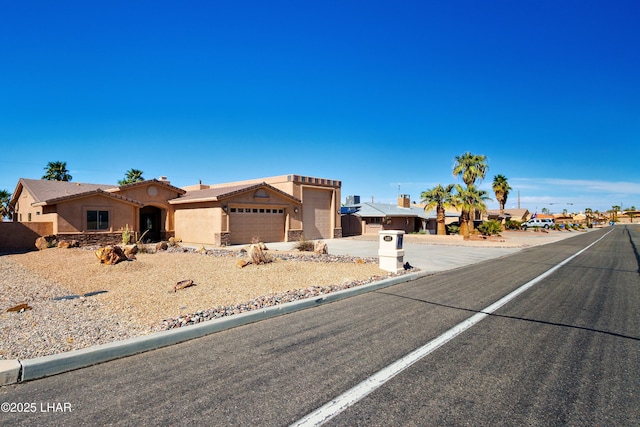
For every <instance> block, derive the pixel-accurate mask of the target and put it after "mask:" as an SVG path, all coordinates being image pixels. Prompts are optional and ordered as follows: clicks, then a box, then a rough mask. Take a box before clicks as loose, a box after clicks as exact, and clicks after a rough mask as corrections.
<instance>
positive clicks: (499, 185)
mask: <svg viewBox="0 0 640 427" xmlns="http://www.w3.org/2000/svg"><path fill="white" fill-rule="evenodd" d="M491 188H493V192H494V193H495V195H496V201H497V202H498V204H500V214H503V213H504V205H506V204H507V198H508V197H509V191H511V186H510V185H509V182H508V181H507V177H506V176H504V175H496V176H494V177H493V184H492V185H491Z"/></svg>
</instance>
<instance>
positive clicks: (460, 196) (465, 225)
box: [453, 184, 491, 239]
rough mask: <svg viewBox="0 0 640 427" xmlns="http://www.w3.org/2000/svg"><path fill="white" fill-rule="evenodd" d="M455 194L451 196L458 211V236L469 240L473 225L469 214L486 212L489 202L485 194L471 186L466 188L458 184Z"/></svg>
mask: <svg viewBox="0 0 640 427" xmlns="http://www.w3.org/2000/svg"><path fill="white" fill-rule="evenodd" d="M456 191H457V193H456V194H454V195H453V204H454V205H455V206H457V207H458V208H459V209H460V212H461V214H460V234H461V235H462V236H463V237H464V238H465V239H468V238H469V234H470V232H471V229H472V228H471V224H473V221H472V219H471V218H470V215H469V213H470V212H475V211H480V212H484V211H486V210H487V204H486V203H485V202H486V201H487V200H491V198H490V197H489V196H487V192H486V191H484V190H481V189H479V188H478V187H476V186H475V185H473V184H471V185H468V186H467V187H463V186H462V185H460V184H456Z"/></svg>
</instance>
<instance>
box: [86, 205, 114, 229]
mask: <svg viewBox="0 0 640 427" xmlns="http://www.w3.org/2000/svg"><path fill="white" fill-rule="evenodd" d="M108 229H109V211H98V210H95V211H87V230H108Z"/></svg>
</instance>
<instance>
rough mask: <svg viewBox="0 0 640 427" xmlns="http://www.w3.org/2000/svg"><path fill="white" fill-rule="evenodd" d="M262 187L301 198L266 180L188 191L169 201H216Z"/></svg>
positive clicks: (175, 202) (175, 203)
mask: <svg viewBox="0 0 640 427" xmlns="http://www.w3.org/2000/svg"><path fill="white" fill-rule="evenodd" d="M261 187H268V188H269V190H271V191H274V192H276V193H278V194H280V195H282V196H284V197H286V198H288V199H292V200H294V201H296V202H298V203H300V200H299V199H297V198H295V197H293V196H291V195H290V194H288V193H285V192H284V191H281V190H279V189H277V188H275V187H273V186H271V185H269V184H267V183H265V182H262V183H258V184H255V183H254V184H238V185H229V186H226V187H214V188H207V189H204V190H193V191H187V192H186V194H184V195H183V196H181V197H178V198H175V199H171V200H169V203H170V204H172V205H177V204H183V203H196V202H215V201H219V200H220V199H223V198H226V197H231V196H233V195H235V194H240V193H244V192H246V191H251V190H253V189H258V188H261Z"/></svg>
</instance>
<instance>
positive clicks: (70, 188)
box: [10, 175, 342, 246]
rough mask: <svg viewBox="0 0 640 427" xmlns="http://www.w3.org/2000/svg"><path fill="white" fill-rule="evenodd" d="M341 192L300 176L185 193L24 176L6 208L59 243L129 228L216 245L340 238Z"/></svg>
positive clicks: (160, 185)
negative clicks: (47, 227) (46, 228)
mask: <svg viewBox="0 0 640 427" xmlns="http://www.w3.org/2000/svg"><path fill="white" fill-rule="evenodd" d="M340 187H341V182H340V181H337V180H330V179H324V178H314V177H308V176H301V175H282V176H276V177H269V178H262V179H254V180H247V181H241V182H235V183H227V184H216V185H203V184H201V183H200V184H197V185H193V186H189V187H185V188H178V187H175V186H172V185H171V183H170V182H169V181H168V180H167V179H166V178H165V177H161V178H160V179H152V180H146V181H141V182H136V183H132V184H128V185H122V186H117V185H115V186H114V185H102V184H85V183H76V182H64V181H47V180H32V179H24V178H21V179H20V180H19V181H18V184H17V186H16V189H15V191H14V193H13V195H12V199H11V201H10V207H11V209H12V211H13V212H14V221H18V222H50V223H52V230H53V234H55V235H57V236H58V237H59V238H70V239H76V240H80V241H82V242H84V243H98V242H100V243H102V242H107V241H114V240H115V241H119V240H120V237H121V234H122V230H124V229H125V228H128V229H129V230H131V231H133V232H137V233H138V236H140V235H142V233H144V232H146V233H147V234H145V240H146V239H149V240H152V241H158V240H164V239H167V238H169V237H171V236H175V237H176V238H179V239H182V240H183V241H185V242H192V243H203V244H212V245H218V246H220V245H229V244H242V243H250V242H251V241H252V240H253V239H257V240H260V241H263V242H274V241H293V240H298V239H299V238H300V237H301V236H304V237H305V238H307V239H321V238H324V239H328V238H334V237H341V236H342V229H341V227H340V216H339V210H338V208H337V206H338V201H339V200H340Z"/></svg>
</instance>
